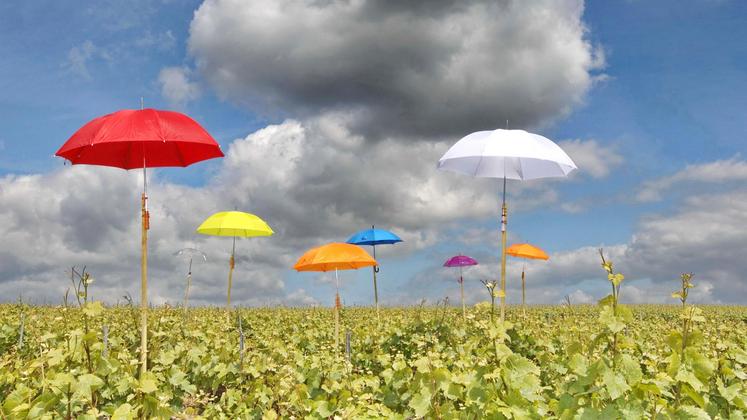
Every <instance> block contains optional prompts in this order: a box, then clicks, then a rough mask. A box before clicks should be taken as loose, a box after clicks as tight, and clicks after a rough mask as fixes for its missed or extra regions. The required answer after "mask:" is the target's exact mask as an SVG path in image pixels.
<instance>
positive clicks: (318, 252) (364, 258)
mask: <svg viewBox="0 0 747 420" xmlns="http://www.w3.org/2000/svg"><path fill="white" fill-rule="evenodd" d="M374 265H376V260H374V259H373V258H372V257H371V256H370V255H368V252H366V250H364V249H363V248H361V247H359V246H358V245H353V244H345V243H337V242H333V243H331V244H327V245H322V246H320V247H316V248H312V249H310V250H308V251H306V253H305V254H303V255H302V256H301V258H299V259H298V262H296V265H294V266H293V268H295V269H296V271H332V270H335V271H337V270H356V269H359V268H361V267H372V266H374Z"/></svg>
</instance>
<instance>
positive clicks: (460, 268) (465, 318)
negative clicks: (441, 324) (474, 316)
mask: <svg viewBox="0 0 747 420" xmlns="http://www.w3.org/2000/svg"><path fill="white" fill-rule="evenodd" d="M459 288H460V291H461V293H462V319H463V320H464V321H467V308H465V306H464V277H462V267H461V266H459Z"/></svg>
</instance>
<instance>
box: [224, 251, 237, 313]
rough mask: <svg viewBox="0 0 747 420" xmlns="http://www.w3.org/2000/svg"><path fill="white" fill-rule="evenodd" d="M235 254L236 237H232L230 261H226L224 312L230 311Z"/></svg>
mask: <svg viewBox="0 0 747 420" xmlns="http://www.w3.org/2000/svg"><path fill="white" fill-rule="evenodd" d="M235 252H236V237H235V236H234V237H233V246H232V247H231V259H230V260H229V261H228V294H227V295H226V311H229V310H231V283H232V280H233V267H234V265H235V260H234V257H233V256H234V253H235Z"/></svg>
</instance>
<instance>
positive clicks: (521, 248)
mask: <svg viewBox="0 0 747 420" xmlns="http://www.w3.org/2000/svg"><path fill="white" fill-rule="evenodd" d="M506 254H508V255H511V256H514V257H519V258H527V259H530V260H548V259H550V257H549V256H548V255H547V254H546V253H545V251H543V250H541V249H539V248H537V247H536V246H534V245H529V244H513V245H511V246H510V247H508V249H507V250H506ZM525 268H526V266H524V267H522V268H521V308H522V310H523V311H524V313H526V307H525V305H524V301H525V293H524V269H525Z"/></svg>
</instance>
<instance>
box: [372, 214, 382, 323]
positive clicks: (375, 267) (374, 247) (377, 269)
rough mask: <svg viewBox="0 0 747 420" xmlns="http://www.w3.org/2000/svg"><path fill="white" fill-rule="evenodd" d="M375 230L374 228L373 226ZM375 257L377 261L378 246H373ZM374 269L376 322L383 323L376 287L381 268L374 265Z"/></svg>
mask: <svg viewBox="0 0 747 420" xmlns="http://www.w3.org/2000/svg"><path fill="white" fill-rule="evenodd" d="M371 228H373V226H371ZM373 257H374V260H375V259H376V245H374V246H373ZM371 268H372V269H373V283H374V302H375V303H376V322H377V323H379V324H380V323H381V318H380V317H379V289H378V287H377V285H376V273H378V272H379V267H378V266H377V265H374V266H373V267H371Z"/></svg>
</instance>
